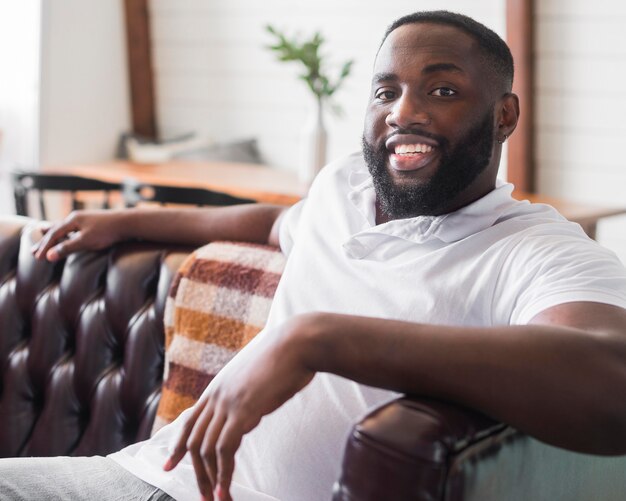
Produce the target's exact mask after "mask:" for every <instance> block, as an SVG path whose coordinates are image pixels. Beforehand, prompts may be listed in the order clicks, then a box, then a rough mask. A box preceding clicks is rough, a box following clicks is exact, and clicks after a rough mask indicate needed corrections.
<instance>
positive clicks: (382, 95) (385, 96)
mask: <svg viewBox="0 0 626 501" xmlns="http://www.w3.org/2000/svg"><path fill="white" fill-rule="evenodd" d="M374 97H375V98H376V99H378V100H379V101H389V100H390V99H393V98H394V97H396V93H395V92H394V91H392V90H379V91H378V92H377V93H376V94H375V96H374Z"/></svg>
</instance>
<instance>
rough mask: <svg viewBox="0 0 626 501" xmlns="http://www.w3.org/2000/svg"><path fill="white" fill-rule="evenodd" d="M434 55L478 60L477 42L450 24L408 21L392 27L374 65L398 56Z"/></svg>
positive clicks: (466, 61) (468, 60)
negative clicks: (394, 27) (408, 22)
mask: <svg viewBox="0 0 626 501" xmlns="http://www.w3.org/2000/svg"><path fill="white" fill-rule="evenodd" d="M415 57H428V58H431V57H434V58H438V57H439V58H444V59H446V58H447V59H450V60H457V61H462V62H464V63H465V64H473V63H475V64H479V61H480V58H479V47H478V42H477V41H476V40H475V39H474V38H473V37H471V36H470V35H468V34H467V33H465V32H464V31H462V30H460V29H459V28H455V27H454V26H448V25H442V24H434V23H410V24H405V25H403V26H400V27H398V28H396V29H395V30H394V31H392V32H391V33H390V34H389V36H388V37H387V38H386V40H385V41H384V42H383V44H382V46H381V47H380V50H379V52H378V55H377V56H376V63H375V67H377V66H379V63H380V65H387V64H389V63H392V62H394V61H396V60H398V59H400V60H402V59H406V58H415Z"/></svg>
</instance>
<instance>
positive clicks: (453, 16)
mask: <svg viewBox="0 0 626 501" xmlns="http://www.w3.org/2000/svg"><path fill="white" fill-rule="evenodd" d="M416 23H433V24H443V25H447V26H453V27H455V28H459V29H460V30H462V31H464V32H465V33H467V34H468V35H469V36H471V37H472V38H474V39H475V40H476V41H477V42H478V44H479V46H480V48H481V49H482V51H483V54H484V56H485V62H486V63H487V65H488V66H489V68H490V69H491V70H492V71H493V73H494V75H495V76H496V77H499V78H500V79H501V81H502V83H503V84H504V86H505V88H506V89H507V90H508V91H510V90H511V87H512V86H513V56H512V55H511V50H510V49H509V47H508V45H507V44H506V42H505V41H504V40H502V39H501V38H500V37H499V36H498V35H497V34H496V33H495V32H494V31H493V30H490V29H489V28H487V27H486V26H485V25H484V24H481V23H479V22H478V21H475V20H474V19H472V18H471V17H468V16H464V15H463V14H457V13H456V12H449V11H447V10H433V11H423V12H415V13H413V14H408V15H406V16H403V17H401V18H399V19H396V20H395V21H394V22H393V23H391V25H390V26H389V28H387V31H386V32H385V36H384V37H383V41H382V42H381V46H382V44H383V43H384V42H385V40H386V39H387V37H388V36H389V34H390V33H391V32H392V31H393V30H395V29H396V28H399V27H400V26H403V25H405V24H416Z"/></svg>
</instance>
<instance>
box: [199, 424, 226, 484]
mask: <svg viewBox="0 0 626 501" xmlns="http://www.w3.org/2000/svg"><path fill="white" fill-rule="evenodd" d="M225 422H226V415H225V414H224V413H216V414H215V415H214V416H213V419H211V422H210V423H209V424H208V427H207V428H206V432H205V433H204V438H203V440H202V448H201V454H202V459H203V461H204V464H205V467H206V469H207V473H208V475H209V478H210V479H211V484H212V485H213V487H215V485H216V483H217V455H216V453H215V444H216V443H217V440H218V439H219V437H220V434H221V432H222V428H223V426H224V423H225Z"/></svg>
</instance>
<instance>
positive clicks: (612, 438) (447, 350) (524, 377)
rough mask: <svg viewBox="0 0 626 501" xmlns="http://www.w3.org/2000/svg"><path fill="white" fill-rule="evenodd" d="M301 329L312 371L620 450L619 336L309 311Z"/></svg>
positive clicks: (583, 447)
mask: <svg viewBox="0 0 626 501" xmlns="http://www.w3.org/2000/svg"><path fill="white" fill-rule="evenodd" d="M304 324H305V326H304V328H303V330H302V331H303V332H306V334H305V337H307V343H306V344H307V345H308V355H306V361H307V362H306V363H307V364H309V365H310V368H311V369H312V370H315V371H322V372H330V373H334V374H337V375H340V376H344V377H346V378H349V379H352V380H355V381H358V382H360V383H363V384H367V385H371V386H377V387H382V388H387V389H392V390H396V391H400V392H404V393H409V394H414V395H420V394H421V395H426V396H430V397H435V398H441V399H445V400H449V401H452V402H457V403H459V404H462V405H465V406H468V407H471V408H474V409H477V410H480V411H482V412H484V413H486V414H488V415H490V416H492V417H494V418H495V419H498V420H501V421H504V422H506V423H509V424H511V425H512V426H514V427H516V428H518V429H520V430H522V431H524V432H526V433H529V434H530V435H533V436H535V437H537V438H539V439H541V440H544V441H546V442H549V443H552V444H554V445H558V446H562V447H567V448H570V449H574V450H579V451H583V452H593V453H600V454H615V453H624V452H626V408H625V405H624V404H623V398H621V396H622V395H624V394H625V393H626V373H625V367H624V360H625V359H626V346H625V343H624V340H623V339H622V338H620V337H619V336H612V335H606V334H599V333H598V334H589V333H587V332H584V331H581V330H578V329H572V328H569V327H562V326H553V325H527V326H515V327H493V328H466V327H449V326H433V325H424V324H413V323H408V322H401V321H393V320H383V319H373V318H365V317H356V316H347V315H332V314H313V315H311V316H310V317H309V318H308V319H306V317H305V320H304ZM297 331H298V328H297V327H296V328H295V329H294V332H297Z"/></svg>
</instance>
